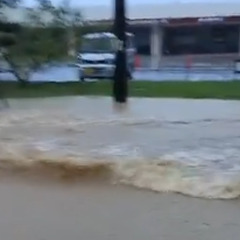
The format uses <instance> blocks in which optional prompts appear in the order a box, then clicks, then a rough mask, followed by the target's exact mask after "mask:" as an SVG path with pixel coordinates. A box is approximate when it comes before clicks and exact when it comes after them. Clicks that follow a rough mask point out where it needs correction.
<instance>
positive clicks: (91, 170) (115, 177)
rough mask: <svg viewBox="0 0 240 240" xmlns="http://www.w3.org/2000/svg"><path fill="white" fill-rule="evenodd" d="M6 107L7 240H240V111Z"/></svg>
mask: <svg viewBox="0 0 240 240" xmlns="http://www.w3.org/2000/svg"><path fill="white" fill-rule="evenodd" d="M9 103H10V109H8V110H4V111H1V112H0V152H1V155H0V178H1V181H0V193H1V194H0V211H1V213H2V214H1V217H0V232H1V237H2V239H4V240H15V239H16V240H17V239H24V240H32V239H37V240H38V239H39V240H64V239H69V240H77V239H86V240H95V239H96V240H112V239H116V240H118V239H119V240H120V239H132V240H138V239H152V240H157V239H160V238H161V239H164V240H179V239H180V240H192V239H199V240H200V239H201V240H202V239H210V240H223V239H226V238H230V239H233V240H237V239H238V238H239V234H240V230H239V229H240V228H239V227H240V225H239V223H240V217H239V216H240V210H239V196H240V158H239V156H240V150H239V146H240V130H239V129H240V107H239V101H220V100H189V99H188V100H183V99H182V100H179V99H146V98H141V99H138V98H133V99H130V100H129V103H128V106H127V107H126V108H124V109H122V110H121V111H120V110H119V109H118V110H116V108H115V107H114V104H113V103H112V99H111V98H105V97H61V98H45V99H22V100H10V102H9ZM86 176H87V178H85V177H86ZM178 193H180V194H184V195H185V196H182V195H178ZM209 199H210V200H209ZM221 199H222V200H221ZM223 200H224V201H223Z"/></svg>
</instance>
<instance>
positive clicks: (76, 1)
mask: <svg viewBox="0 0 240 240" xmlns="http://www.w3.org/2000/svg"><path fill="white" fill-rule="evenodd" d="M23 1H24V3H25V4H26V5H28V6H31V5H33V4H34V2H35V0H23ZM62 1H63V0H52V2H53V3H54V4H59V3H61V2H62ZM69 1H70V2H71V5H72V6H79V7H81V6H94V5H110V4H112V2H113V0H96V1H93V0H69ZM126 2H127V3H128V4H131V5H133V4H144V3H149V4H150V3H173V2H183V3H184V2H211V3H212V2H239V0H126Z"/></svg>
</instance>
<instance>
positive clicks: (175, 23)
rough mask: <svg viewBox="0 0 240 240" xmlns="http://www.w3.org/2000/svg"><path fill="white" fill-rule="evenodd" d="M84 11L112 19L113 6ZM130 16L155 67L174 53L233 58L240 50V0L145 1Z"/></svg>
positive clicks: (92, 17) (93, 18)
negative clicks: (196, 0) (211, 0)
mask: <svg viewBox="0 0 240 240" xmlns="http://www.w3.org/2000/svg"><path fill="white" fill-rule="evenodd" d="M82 12H83V16H84V19H85V21H87V22H88V23H91V24H99V23H101V24H104V23H105V24H110V23H111V22H112V18H113V6H97V7H88V8H87V7H85V8H83V9H82ZM96 12H97V13H98V14H96ZM127 18H128V23H129V30H130V31H132V32H133V33H135V35H136V44H137V49H138V53H139V54H140V55H146V56H150V57H151V67H153V68H158V67H159V66H160V64H161V63H162V62H163V60H166V59H168V57H169V56H175V58H174V57H172V58H171V61H172V60H173V59H182V58H181V56H186V55H191V56H193V57H195V58H199V59H201V58H204V57H205V60H206V59H207V58H208V59H210V60H211V59H212V60H213V58H214V57H217V58H216V59H218V60H219V59H221V60H224V59H225V61H232V59H233V58H235V57H236V56H237V55H238V54H239V52H240V3H232V2H226V3H223V2H221V3H216V2H215V3H207V2H205V3H204V2H202V3H179V2H175V3H171V4H161V3H159V4H148V5H147V4H146V5H143V4H142V5H138V6H128V7H127ZM227 56H229V57H230V59H229V57H227ZM203 61H204V60H203Z"/></svg>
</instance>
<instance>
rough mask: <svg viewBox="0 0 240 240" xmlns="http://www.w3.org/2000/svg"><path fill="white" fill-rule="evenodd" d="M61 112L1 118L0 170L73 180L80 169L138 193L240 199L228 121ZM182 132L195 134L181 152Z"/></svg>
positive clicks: (19, 112)
mask: <svg viewBox="0 0 240 240" xmlns="http://www.w3.org/2000/svg"><path fill="white" fill-rule="evenodd" d="M60 105H61V104H60ZM56 106H57V105H56ZM61 106H62V105H61ZM66 106H67V105H66ZM66 106H65V107H64V108H63V109H61V108H60V107H59V106H58V108H55V106H54V107H49V108H44V107H43V108H39V109H38V108H36V109H34V108H30V109H20V108H19V109H17V108H16V109H10V110H9V111H5V112H2V113H0V170H1V169H3V170H4V169H6V166H7V167H9V166H10V167H11V168H18V167H27V168H28V169H31V168H33V169H35V166H38V165H39V164H42V163H45V167H47V166H49V165H48V164H50V167H51V168H53V167H54V166H56V168H58V167H59V166H64V169H65V172H66V171H69V174H70V175H71V174H73V173H74V174H76V172H75V171H73V170H74V169H79V168H81V174H82V172H83V171H84V169H86V171H89V169H92V170H93V172H94V169H95V168H97V169H99V168H101V167H102V168H104V169H108V171H109V172H110V173H111V176H112V177H113V178H112V180H114V181H117V182H119V183H123V184H128V185H132V186H135V187H138V188H142V189H149V190H153V191H157V192H176V193H181V194H185V195H189V196H193V197H203V198H212V199H233V198H237V197H239V196H240V157H239V156H240V150H239V144H238V143H239V141H238V140H237V138H238V136H235V135H234V134H235V133H236V132H237V129H239V128H238V127H240V126H239V125H237V124H238V123H237V121H236V122H231V116H230V115H229V116H228V118H227V117H226V118H224V119H223V118H222V119H221V121H220V120H219V119H217V118H216V119H213V120H211V121H204V119H209V117H202V118H201V119H193V120H191V121H190V120H189V119H186V120H185V119H184V118H183V117H182V116H181V118H179V121H178V119H176V118H174V119H168V118H159V117H157V116H155V115H154V114H152V115H151V116H150V115H147V116H146V117H143V116H142V115H138V116H135V115H134V114H133V115H131V114H129V115H128V114H125V115H124V114H123V115H117V114H109V113H108V114H106V116H105V115H104V114H102V113H101V115H100V116H98V115H97V116H95V115H93V116H92V115H91V114H92V113H91V114H90V115H84V114H81V113H82V112H81V110H79V109H77V108H75V111H79V112H80V114H73V113H74V111H70V110H69V111H68V108H67V107H66ZM84 107H85V106H84ZM66 109H67V110H66ZM103 111H104V109H103ZM154 111H156V109H153V112H154ZM219 121H220V125H219V126H220V127H221V128H220V129H219V131H218V129H217V131H215V130H214V131H212V132H211V133H209V134H210V135H209V136H208V137H213V140H212V139H211V141H208V142H207V144H205V145H204V144H203V143H204V141H203V140H202V138H201V137H202V136H203V137H205V136H204V134H203V135H202V129H203V130H204V131H205V132H206V133H208V131H206V129H207V130H209V129H212V128H213V127H214V126H215V125H214V124H219ZM234 124H235V125H234ZM149 126H151V128H148V127H149ZM166 126H167V127H166ZM185 126H190V128H189V129H190V130H191V131H194V134H188V135H187V138H190V141H189V139H187V140H188V141H189V142H188V143H187V144H185V141H186V137H185V136H184V134H187V129H186V128H185ZM199 126H200V127H201V128H199ZM232 128H234V129H236V130H234V131H231V129H232ZM224 129H225V130H224ZM168 130H169V131H168ZM190 130H189V132H191V131H190ZM221 131H222V135H218V134H219V132H221ZM225 133H226V134H225ZM151 134H152V135H151ZM212 134H213V135H212ZM214 134H215V135H214ZM153 135H154V136H153ZM170 135H171V138H169V136H170ZM179 136H180V137H181V138H180V139H177V141H175V142H174V140H176V137H179ZM219 136H220V137H219ZM221 136H225V138H221ZM156 139H157V141H156ZM160 140H161V144H163V143H164V144H165V145H166V147H167V150H166V151H163V150H162V149H161V148H160V147H161V144H160ZM179 140H181V141H179ZM200 140H201V141H200ZM191 141H192V142H193V143H194V144H195V145H194V144H192V145H191V144H190V143H191ZM216 141H219V142H220V143H221V144H220V143H219V144H220V145H221V146H222V147H219V146H220V145H219V144H216V143H215V142H216ZM202 142H203V143H202ZM189 144H190V145H189ZM151 150H154V151H153V152H154V153H152V152H151ZM46 164H47V165H46ZM61 169H62V168H61ZM79 174H80V173H79Z"/></svg>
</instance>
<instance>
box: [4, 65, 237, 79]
mask: <svg viewBox="0 0 240 240" xmlns="http://www.w3.org/2000/svg"><path fill="white" fill-rule="evenodd" d="M1 80H4V81H5V80H7V81H16V78H15V77H14V75H13V74H12V73H7V72H5V73H4V72H2V73H1V72H0V81H1ZM30 80H31V81H32V82H39V81H40V82H50V81H51V82H69V81H79V80H78V70H77V68H76V67H74V66H71V65H66V64H65V65H55V66H51V67H45V68H44V69H42V70H40V71H37V72H35V73H33V74H32V76H31V78H30ZM134 80H136V81H183V80H187V81H209V80H211V81H231V80H240V74H236V73H234V71H233V69H232V68H224V67H219V68H217V67H213V68H210V67H209V68H203V67H195V68H192V69H191V70H189V71H188V70H186V69H185V68H181V67H168V68H164V69H162V70H150V69H147V68H145V69H138V70H136V71H135V73H134Z"/></svg>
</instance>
